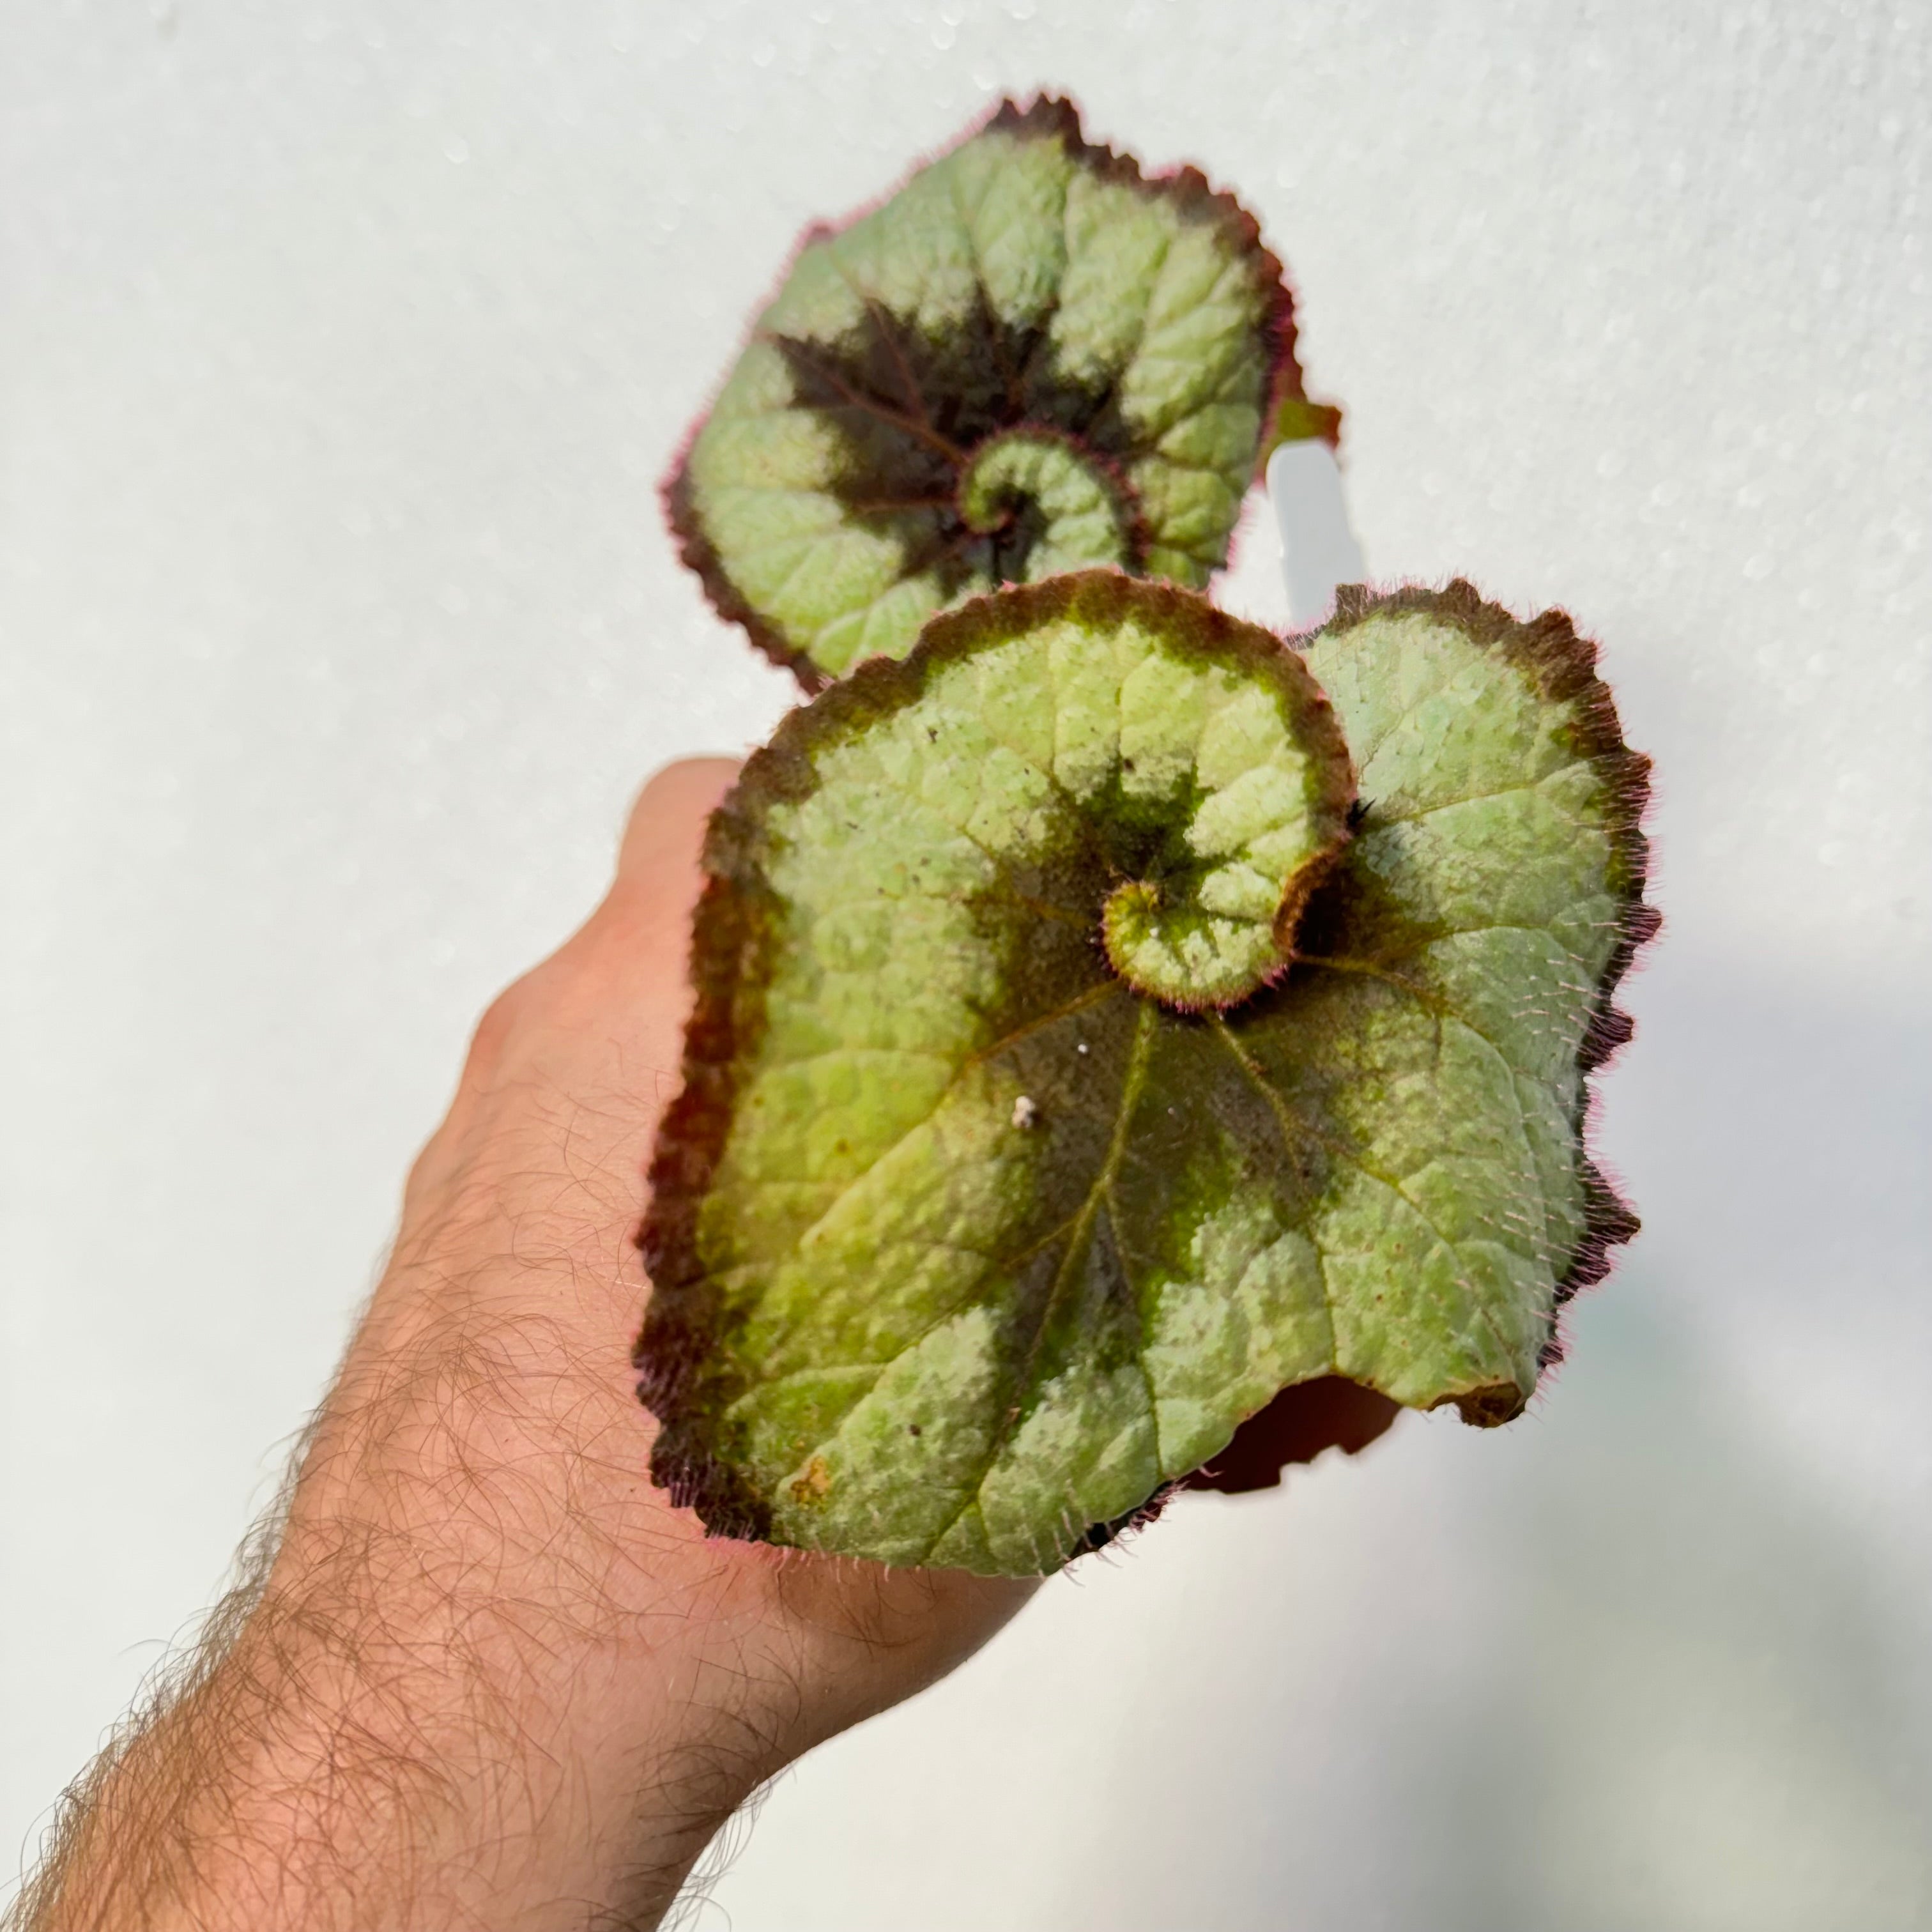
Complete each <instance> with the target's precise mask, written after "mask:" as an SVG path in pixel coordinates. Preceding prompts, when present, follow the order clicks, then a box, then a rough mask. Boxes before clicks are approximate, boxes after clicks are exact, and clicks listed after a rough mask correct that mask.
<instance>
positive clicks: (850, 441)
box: [667, 99, 1337, 687]
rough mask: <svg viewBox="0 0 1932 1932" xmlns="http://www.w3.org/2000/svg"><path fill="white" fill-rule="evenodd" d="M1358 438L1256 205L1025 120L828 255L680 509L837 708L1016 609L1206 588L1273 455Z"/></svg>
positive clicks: (681, 525)
mask: <svg viewBox="0 0 1932 1932" xmlns="http://www.w3.org/2000/svg"><path fill="white" fill-rule="evenodd" d="M1336 422H1337V417H1336V416H1335V413H1334V411H1333V410H1323V409H1322V408H1320V407H1318V406H1316V405H1314V404H1310V402H1309V401H1307V398H1306V397H1304V395H1303V394H1302V389H1301V377H1300V374H1299V372H1298V370H1297V368H1296V367H1295V356H1294V323H1293V320H1292V306H1291V304H1290V302H1289V294H1288V290H1287V289H1286V287H1285V285H1284V284H1283V281H1282V274H1281V265H1280V263H1279V262H1277V260H1275V258H1274V256H1272V255H1271V254H1269V253H1268V251H1267V250H1266V249H1265V248H1263V247H1262V242H1261V238H1260V234H1259V230H1258V229H1256V225H1255V223H1254V221H1253V219H1252V218H1251V217H1250V216H1249V215H1248V214H1247V213H1246V212H1245V211H1244V210H1243V209H1242V208H1241V207H1240V205H1238V203H1237V202H1235V201H1234V200H1233V199H1232V198H1231V197H1230V196H1226V195H1223V194H1217V193H1214V191H1213V190H1211V189H1210V187H1208V184H1207V182H1206V181H1205V180H1204V179H1203V178H1202V176H1201V175H1199V173H1198V172H1196V171H1195V170H1194V169H1191V168H1190V169H1182V170H1181V171H1180V172H1178V173H1175V174H1171V175H1157V176H1154V177H1152V178H1144V177H1143V176H1142V174H1141V172H1140V169H1139V167H1138V166H1137V165H1136V163H1134V162H1133V160H1131V159H1130V158H1129V157H1126V156H1124V155H1120V154H1115V153H1114V152H1112V151H1111V150H1110V149H1108V148H1101V147H1095V146H1093V145H1090V144H1089V143H1088V142H1086V141H1085V140H1084V139H1082V136H1081V131H1080V123H1079V118H1078V116H1077V115H1076V114H1075V113H1074V111H1073V109H1072V108H1071V107H1069V106H1068V105H1067V104H1066V103H1065V102H1064V101H1052V100H1047V99H1042V100H1040V101H1035V102H1034V104H1033V105H1032V106H1031V107H1029V108H1028V109H1026V110H1025V111H1024V112H1022V110H1019V108H1017V107H1015V106H1014V105H1013V103H1012V102H1010V101H1009V102H1007V104H1005V105H1004V107H1001V110H999V112H998V113H997V114H995V115H994V117H993V118H992V121H990V123H989V124H988V125H987V126H986V127H985V128H984V129H983V130H981V131H980V133H977V134H975V135H974V136H972V137H971V139H968V140H966V141H965V142H963V143H962V145H960V146H959V147H957V148H954V149H953V151H951V152H950V154H946V155H944V156H943V157H941V158H940V159H939V160H936V161H934V162H932V163H931V164H930V165H929V166H926V167H924V168H922V169H919V171H918V172H916V174H914V175H913V177H912V178H911V179H910V181H907V183H906V184H905V185H904V187H901V189H900V190H898V193H896V194H895V195H893V196H892V198H891V199H889V200H888V201H886V202H884V203H883V205H881V206H880V207H878V208H875V209H874V210H873V211H871V213H869V214H865V215H862V216H861V217H859V218H858V219H857V220H854V221H853V223H850V226H847V227H844V228H843V229H838V230H836V231H831V230H826V229H817V230H814V232H813V233H812V234H811V235H810V236H808V238H807V239H806V242H805V246H804V248H802V251H801V252H800V253H799V257H798V258H797V260H796V262H795V263H793V266H792V268H791V270H790V273H789V274H788V275H787V278H786V279H785V282H784V286H783V287H782V288H781V289H780V290H779V291H778V295H777V296H776V297H775V299H773V301H772V303H771V305H770V306H769V308H766V311H764V313H763V314H762V315H760V317H759V318H758V320H757V323H755V324H754V328H753V331H752V335H751V341H750V343H749V344H748V346H747V347H746V348H745V351H744V353H743V354H742V356H741V357H740V358H739V361H738V363H737V365H736V367H735V368H733V370H732V371H731V374H730V377H729V379H728V380H727V381H726V383H725V385H724V389H723V391H722V392H721V394H720V395H719V396H718V400H717V402H716V404H715V406H714V407H713V408H712V412H711V413H710V415H709V417H708V418H707V419H706V420H705V421H704V422H703V424H702V425H700V427H699V429H698V431H697V434H696V436H695V437H694V439H693V441H692V443H691V448H690V449H689V451H688V454H687V455H686V456H685V459H684V460H683V462H682V464H681V466H679V469H678V470H677V472H676V475H674V476H673V478H672V480H671V482H670V485H669V487H668V490H667V499H668V504H669V508H670V515H671V520H672V523H673V526H674V528H675V529H676V532H677V534H678V536H679V539H680V541H682V545H683V549H684V554H685V560H686V561H687V562H689V563H690V564H691V565H692V567H693V568H694V569H696V570H697V571H698V572H699V573H700V575H701V576H702V577H703V580H704V582H705V584H706V587H707V589H709V592H710V593H711V595H712V598H713V600H714V601H715V602H716V603H717V604H718V607H719V609H720V610H722V611H723V612H724V614H725V615H726V616H730V617H732V618H734V619H737V620H738V621H739V622H742V624H743V625H745V628H746V629H747V630H748V631H749V632H750V633H751V637H753V639H754V640H755V641H756V642H757V643H758V644H759V645H760V646H762V647H763V649H765V650H766V651H768V652H769V653H770V654H771V655H772V656H773V657H774V658H776V659H778V661H780V662H781V663H784V664H790V665H791V666H792V667H793V668H794V669H795V670H796V671H797V672H798V673H799V676H800V677H801V678H802V679H803V680H804V682H805V683H806V685H808V687H815V686H816V685H817V684H819V683H821V682H823V681H824V679H826V677H828V676H834V677H835V676H841V675H842V674H843V673H844V672H845V671H846V670H848V669H849V668H850V667H851V666H852V665H853V664H856V663H857V662H859V661H860V660H861V659H862V658H868V657H872V656H875V655H884V656H886V657H894V658H898V657H903V656H904V655H905V654H906V652H907V651H908V650H910V649H911V648H912V646H913V640H915V639H916V637H918V635H919V628H920V626H921V625H922V624H923V623H924V622H926V619H927V618H929V616H932V614H933V613H935V611H937V610H941V609H944V608H945V607H948V606H950V605H952V604H957V603H959V602H961V601H963V600H964V599H965V598H968V597H971V596H972V595H975V594H976V593H977V592H981V591H984V590H988V589H992V588H993V587H994V586H995V585H997V584H999V583H1025V582H1033V581H1036V580H1038V579H1040V578H1042V577H1048V576H1051V575H1052V574H1055V572H1057V571H1064V570H1071V569H1076V568H1080V567H1081V566H1082V565H1096V564H1112V565H1117V566H1118V567H1119V568H1122V569H1124V570H1127V571H1130V572H1132V573H1133V574H1136V575H1148V576H1154V577H1168V578H1171V579H1172V580H1174V581H1175V582H1177V583H1186V584H1190V585H1193V586H1197V587H1199V586H1205V584H1206V583H1207V581H1208V577H1209V574H1211V572H1212V571H1214V570H1216V569H1217V568H1219V567H1220V565H1222V564H1223V563H1224V562H1226V559H1227V551H1228V542H1229V536H1230V535H1231V534H1232V531H1233V529H1234V526H1235V519H1236V517H1237V516H1238V514H1239V513H1240V510H1241V499H1242V498H1243V496H1244V494H1245V493H1246V492H1247V488H1248V485H1249V484H1250V481H1251V480H1252V478H1253V475H1254V474H1255V472H1256V466H1257V461H1258V459H1259V458H1260V457H1261V456H1262V455H1263V454H1264V453H1265V446H1266V445H1268V444H1270V443H1271V442H1272V441H1275V440H1280V439H1281V438H1283V437H1292V436H1304V437H1305V436H1313V435H1317V434H1328V435H1330V436H1331V437H1332V435H1333V434H1334V426H1335V424H1336Z"/></svg>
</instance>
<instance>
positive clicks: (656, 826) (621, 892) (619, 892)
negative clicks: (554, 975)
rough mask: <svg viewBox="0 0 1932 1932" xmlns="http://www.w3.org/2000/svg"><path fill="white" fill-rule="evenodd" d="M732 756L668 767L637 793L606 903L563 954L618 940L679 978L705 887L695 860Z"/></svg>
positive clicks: (732, 767)
mask: <svg viewBox="0 0 1932 1932" xmlns="http://www.w3.org/2000/svg"><path fill="white" fill-rule="evenodd" d="M737 774H738V766H737V763H736V760H734V759H731V758H687V759H685V760H681V761H680V762H679V763H676V764H674V765H667V766H665V767H664V769H663V770H662V771H661V772H658V774H657V775H656V776H655V777H654V778H652V779H651V780H650V781H649V782H648V783H647V784H646V785H645V787H644V788H643V790H642V791H640V793H638V794H637V802H635V803H634V805H632V806H631V815H630V820H629V822H628V823H627V824H626V825H625V828H624V837H623V841H622V844H620V845H619V847H618V851H617V870H616V876H615V877H613V879H612V880H611V881H610V890H609V891H608V892H607V893H606V894H605V895H604V901H603V903H602V904H601V905H600V906H598V908H597V910H596V911H595V913H592V916H591V918H590V920H589V923H588V925H586V926H585V928H584V929H583V932H581V933H580V934H579V935H578V936H577V940H575V941H572V942H571V947H567V948H566V949H565V950H566V952H569V951H572V950H582V944H583V943H588V944H592V945H593V946H595V947H604V946H609V945H615V946H617V947H620V948H621V949H622V950H625V952H626V953H628V954H629V955H630V956H631V958H632V959H634V961H635V962H636V963H637V965H639V966H640V967H642V966H643V965H645V964H646V962H649V966H650V968H651V970H652V971H654V972H655V971H659V970H668V971H670V974H671V977H672V978H673V980H676V981H678V982H679V983H682V968H683V965H684V958H685V950H686V949H687V947H688V944H689V934H690V928H691V908H692V907H694V905H696V904H697V897H698V894H699V893H700V892H701V891H702V890H703V886H704V874H703V867H702V865H701V864H700V856H701V854H702V853H703V847H704V827H705V824H706V821H707V820H709V817H710V815H711V811H712V807H713V806H714V805H716V804H717V802H718V800H719V799H721V798H722V797H723V796H724V794H725V793H726V792H727V791H728V790H730V787H731V783H732V781H733V779H734V778H736V776H737Z"/></svg>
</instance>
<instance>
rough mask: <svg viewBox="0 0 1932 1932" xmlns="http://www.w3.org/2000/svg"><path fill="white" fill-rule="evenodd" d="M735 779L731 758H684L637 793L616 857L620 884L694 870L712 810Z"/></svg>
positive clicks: (666, 767) (735, 765) (735, 769)
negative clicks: (642, 878)
mask: <svg viewBox="0 0 1932 1932" xmlns="http://www.w3.org/2000/svg"><path fill="white" fill-rule="evenodd" d="M737 775H738V760H736V758H685V759H682V760H679V762H678V763H676V764H674V765H667V766H665V767H664V769H663V770H662V771H661V772H658V773H657V774H656V775H655V777H653V778H651V779H650V780H649V781H648V782H647V783H646V784H645V786H644V788H643V790H642V791H640V793H638V794H637V802H635V803H634V805H632V806H631V816H630V820H629V823H628V824H626V825H625V828H624V838H623V843H622V845H621V846H620V847H619V848H618V852H617V877H618V880H619V883H624V882H625V881H628V880H632V879H636V878H639V877H646V876H653V877H655V876H661V875H662V874H664V873H666V872H671V873H680V874H681V873H683V872H685V871H689V870H691V868H694V867H695V865H697V856H698V852H699V850H700V847H702V845H703V839H704V826H705V821H706V820H707V819H708V818H709V817H710V815H711V811H712V807H713V806H714V805H716V804H717V803H718V800H719V799H721V798H722V797H723V796H724V794H725V793H726V792H727V791H728V790H730V788H731V785H732V782H733V780H735V779H736V777H737Z"/></svg>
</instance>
